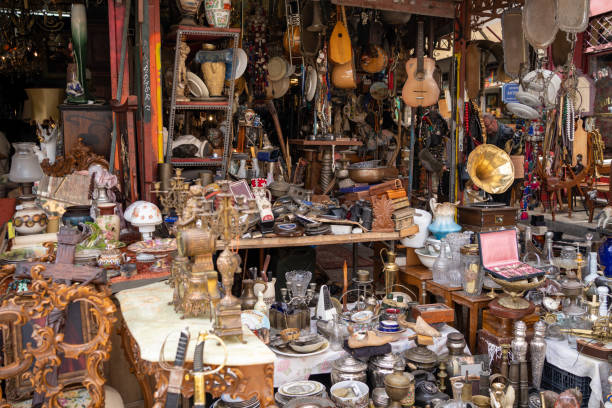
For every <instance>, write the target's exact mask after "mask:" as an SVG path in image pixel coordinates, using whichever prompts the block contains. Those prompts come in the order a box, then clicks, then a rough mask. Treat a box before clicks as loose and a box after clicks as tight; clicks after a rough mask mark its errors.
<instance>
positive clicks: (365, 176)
mask: <svg viewBox="0 0 612 408" xmlns="http://www.w3.org/2000/svg"><path fill="white" fill-rule="evenodd" d="M349 177H350V178H351V180H353V181H354V182H355V183H368V184H371V183H378V182H379V181H381V180H382V179H383V178H384V177H385V167H370V168H354V169H349Z"/></svg>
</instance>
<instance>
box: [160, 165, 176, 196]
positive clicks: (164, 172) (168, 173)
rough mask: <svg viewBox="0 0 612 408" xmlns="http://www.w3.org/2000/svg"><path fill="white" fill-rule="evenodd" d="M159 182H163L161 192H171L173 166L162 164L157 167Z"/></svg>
mask: <svg viewBox="0 0 612 408" xmlns="http://www.w3.org/2000/svg"><path fill="white" fill-rule="evenodd" d="M157 172H158V177H159V181H160V182H161V186H160V187H161V191H168V190H170V179H171V178H172V172H173V169H172V164H170V163H160V164H158V165H157Z"/></svg>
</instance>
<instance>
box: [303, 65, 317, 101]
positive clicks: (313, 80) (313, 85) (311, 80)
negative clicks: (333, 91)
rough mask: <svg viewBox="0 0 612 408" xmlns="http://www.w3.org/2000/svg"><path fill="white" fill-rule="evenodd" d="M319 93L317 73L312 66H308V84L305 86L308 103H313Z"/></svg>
mask: <svg viewBox="0 0 612 408" xmlns="http://www.w3.org/2000/svg"><path fill="white" fill-rule="evenodd" d="M315 93H317V71H316V70H315V69H314V68H313V67H312V66H311V65H309V66H308V70H307V71H306V84H305V85H304V96H305V98H306V100H307V101H308V102H310V101H312V99H313V98H314V96H315Z"/></svg>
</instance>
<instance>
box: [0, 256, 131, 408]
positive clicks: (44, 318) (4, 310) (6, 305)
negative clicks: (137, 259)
mask: <svg viewBox="0 0 612 408" xmlns="http://www.w3.org/2000/svg"><path fill="white" fill-rule="evenodd" d="M44 271H45V266H44V265H43V264H37V265H34V266H32V267H31V269H30V277H31V283H30V285H29V288H28V291H27V292H21V293H18V294H13V295H10V296H9V297H7V298H5V299H4V300H3V301H2V303H1V305H0V328H1V329H2V334H3V340H4V344H3V346H4V351H5V354H4V366H2V367H0V379H3V380H6V388H5V389H6V393H7V396H6V397H7V399H5V398H4V396H2V395H1V394H0V408H6V407H18V406H21V405H24V404H26V405H25V406H30V405H31V404H28V403H27V402H18V401H16V399H24V398H27V393H29V392H35V393H38V394H42V395H44V402H43V405H42V406H43V407H45V408H46V407H53V408H55V407H73V406H79V407H80V406H84V404H86V405H87V406H89V407H95V408H97V407H103V406H107V407H110V406H112V407H113V408H115V407H116V408H121V407H123V402H122V401H121V397H120V396H119V395H118V393H117V392H116V391H113V390H112V389H108V387H104V383H105V378H104V377H103V367H102V365H103V363H104V362H105V361H107V360H108V358H109V353H110V349H111V344H110V332H111V327H112V324H113V322H114V321H115V320H116V318H115V316H114V313H115V310H116V308H115V305H114V304H113V302H112V301H111V299H110V290H109V288H108V286H106V285H95V284H92V283H88V284H78V283H75V284H72V285H67V284H64V283H58V282H55V281H52V280H51V279H50V278H49V277H46V276H45V275H46V274H45V273H44ZM75 305H76V307H75ZM75 310H76V314H73V313H75ZM61 313H69V314H68V317H69V320H68V319H66V321H67V324H66V330H64V331H63V332H60V333H59V334H58V333H56V332H55V331H54V328H53V327H52V326H51V325H50V324H51V321H52V320H53V319H55V318H57V316H58V315H59V314H61ZM79 317H80V318H81V320H80V322H79V324H80V326H79V327H81V330H80V331H78V330H77V334H78V335H77V336H76V337H79V335H80V336H82V337H81V340H83V341H81V342H78V341H75V336H74V332H70V331H69V330H68V322H70V323H72V324H74V321H75V320H76V321H78V320H79ZM47 323H49V325H47ZM77 340H78V339H77ZM68 359H72V360H70V361H71V362H73V364H75V365H77V366H78V369H77V370H72V371H69V372H68V373H66V372H65V370H62V372H61V373H59V371H60V370H59V368H60V366H62V364H63V363H65V362H66V361H67V360H68ZM51 373H59V374H58V375H57V376H52V375H50V374H51ZM55 379H57V381H56V380H55ZM75 386H76V388H74V387H75ZM105 388H106V389H105ZM83 390H86V392H83ZM107 395H108V397H106V396H107ZM105 401H106V402H107V404H106V405H105ZM18 404H21V405H18ZM78 404H80V405H78Z"/></svg>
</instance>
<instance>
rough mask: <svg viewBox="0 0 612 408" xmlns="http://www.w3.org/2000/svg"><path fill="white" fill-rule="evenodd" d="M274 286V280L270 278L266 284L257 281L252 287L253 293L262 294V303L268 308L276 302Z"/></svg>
mask: <svg viewBox="0 0 612 408" xmlns="http://www.w3.org/2000/svg"><path fill="white" fill-rule="evenodd" d="M275 285H276V278H272V280H271V281H268V282H264V281H257V282H255V285H254V288H255V293H258V292H262V293H263V298H264V302H265V303H266V305H268V307H270V306H271V305H272V304H273V303H274V302H275V301H276V292H275V288H274V286H275Z"/></svg>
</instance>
